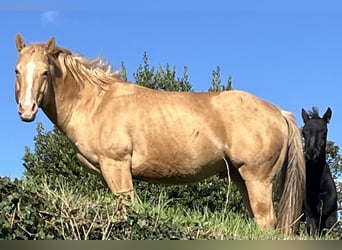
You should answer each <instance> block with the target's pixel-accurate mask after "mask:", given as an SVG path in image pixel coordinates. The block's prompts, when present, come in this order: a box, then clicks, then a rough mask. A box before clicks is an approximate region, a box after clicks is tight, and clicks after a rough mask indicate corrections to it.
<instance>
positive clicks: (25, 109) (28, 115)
mask: <svg viewBox="0 0 342 250" xmlns="http://www.w3.org/2000/svg"><path fill="white" fill-rule="evenodd" d="M37 112H38V105H37V103H36V102H33V103H32V104H30V105H24V104H21V103H19V104H18V113H19V115H20V118H21V120H22V121H24V122H32V121H33V120H34V119H35V118H36V114H37Z"/></svg>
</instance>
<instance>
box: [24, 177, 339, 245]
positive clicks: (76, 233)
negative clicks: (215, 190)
mask: <svg viewBox="0 0 342 250" xmlns="http://www.w3.org/2000/svg"><path fill="white" fill-rule="evenodd" d="M26 185H27V184H26ZM37 190H39V199H40V200H41V202H42V203H44V206H43V208H44V209H40V210H39V211H38V215H37V216H38V217H39V218H41V219H42V220H39V221H40V224H39V225H38V226H36V227H37V230H36V234H35V237H34V238H36V239H46V238H48V239H74V240H80V239H82V240H83V239H100V240H107V239H127V240H129V239H194V240H197V239H215V240H247V239H248V240H288V239H289V240H294V239H296V240H306V239H311V238H310V237H308V236H306V235H305V233H304V229H302V230H301V233H300V234H299V235H295V236H284V235H282V234H280V233H279V232H278V231H276V230H274V231H267V232H266V231H262V230H260V229H258V227H257V226H256V224H255V223H254V221H253V220H252V219H250V218H247V217H246V216H245V215H241V214H237V213H234V212H231V211H228V212H226V213H223V212H221V211H214V212H212V211H210V210H209V209H205V208H204V209H203V208H198V209H196V208H195V209H187V208H184V207H183V206H174V205H172V206H170V203H171V201H172V200H171V199H169V198H168V196H167V194H166V192H165V191H160V192H159V193H158V194H157V195H153V196H150V197H147V196H146V195H139V193H138V194H136V201H135V204H134V205H133V206H129V205H127V204H125V203H123V202H120V199H118V198H116V199H115V198H114V197H113V195H112V194H111V193H110V192H109V191H108V190H106V189H103V188H102V189H99V190H98V191H95V192H92V193H90V192H85V191H84V190H83V187H82V186H78V185H76V186H75V185H72V184H70V183H68V182H67V181H66V180H65V179H58V178H57V179H56V180H54V183H53V185H50V183H49V181H48V180H45V181H43V184H42V186H41V187H40V188H39V189H37ZM173 204H174V203H173ZM18 209H19V208H18ZM25 227H27V225H26V226H23V225H21V228H22V230H24V231H27V232H28V231H30V229H28V228H25ZM31 231H32V230H31ZM31 234H32V233H31ZM32 235H33V234H32ZM321 239H336V237H334V236H333V235H328V236H325V237H324V238H321Z"/></svg>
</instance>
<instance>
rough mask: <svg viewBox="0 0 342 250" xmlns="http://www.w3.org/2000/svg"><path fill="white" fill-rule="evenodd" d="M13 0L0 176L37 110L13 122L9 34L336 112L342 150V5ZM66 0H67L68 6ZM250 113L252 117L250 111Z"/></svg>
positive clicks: (1, 14) (9, 172)
mask: <svg viewBox="0 0 342 250" xmlns="http://www.w3.org/2000/svg"><path fill="white" fill-rule="evenodd" d="M28 2H29V1H15V0H5V1H4V0H3V1H1V3H0V21H1V24H2V28H1V29H0V51H1V57H0V76H1V77H0V89H1V90H0V104H1V105H0V110H1V111H2V116H1V123H0V124H1V125H0V126H1V129H0V134H1V135H0V138H1V140H0V146H1V147H0V149H1V151H0V154H1V161H0V176H10V177H20V176H22V173H23V167H22V160H21V158H22V156H23V154H24V152H25V146H29V147H31V149H33V145H34V141H33V137H34V136H35V134H36V126H37V122H42V123H43V125H44V127H45V128H46V129H51V128H52V124H51V123H50V122H49V121H48V120H47V118H46V117H45V115H44V114H43V112H42V111H40V112H39V114H38V116H37V118H36V120H35V121H34V122H33V123H23V122H21V121H20V119H19V117H18V115H17V111H16V103H15V99H14V79H15V75H14V67H15V63H16V60H17V51H16V48H15V35H16V34H17V33H21V34H22V35H23V37H24V39H25V41H26V42H27V43H31V42H37V41H38V42H45V41H46V40H48V39H49V38H50V37H51V36H55V37H56V41H57V44H58V45H60V46H62V47H65V48H68V49H70V50H72V51H74V52H80V53H81V54H83V55H84V56H86V57H88V58H93V57H96V56H97V55H99V54H101V55H103V57H104V58H105V59H106V60H107V61H109V62H111V63H112V64H113V66H114V68H116V69H119V68H120V65H121V62H122V61H123V62H124V63H125V65H126V68H127V72H128V78H129V79H130V80H133V75H132V74H133V72H135V71H136V69H137V68H138V66H139V64H141V63H142V57H143V54H144V52H145V51H146V52H147V55H148V57H149V61H150V64H151V65H153V66H156V67H158V66H159V64H162V65H165V64H166V63H169V64H170V65H171V66H173V65H174V66H176V70H177V72H178V74H179V76H181V75H182V73H183V66H188V68H189V72H188V73H189V79H190V82H191V84H192V85H193V87H194V89H195V90H197V91H207V89H208V87H209V85H210V81H211V78H212V76H211V74H212V71H213V70H214V69H215V68H216V66H220V68H221V77H222V81H223V82H226V80H227V78H228V75H232V77H233V87H234V88H236V89H241V90H245V91H248V92H250V93H252V94H255V95H257V96H259V97H261V98H263V99H265V100H267V101H269V102H271V103H273V104H275V105H277V106H279V107H281V108H282V109H285V110H288V111H290V112H293V113H294V115H295V116H296V119H297V121H298V125H299V126H302V125H303V122H302V119H301V116H300V112H301V109H302V108H306V109H310V108H311V107H312V106H317V107H318V108H319V110H320V113H322V114H323V112H325V110H326V109H327V107H328V106H329V107H331V108H332V111H333V115H332V120H331V123H330V124H329V134H328V139H329V140H332V141H334V142H335V143H336V144H337V145H339V146H340V147H342V135H341V134H340V132H339V128H340V127H341V124H342V106H341V99H342V97H341V91H340V90H341V86H342V2H341V1H315V0H314V1H313V0H311V1H283V3H281V2H280V1H260V0H259V1H253V0H250V1H247V0H245V1H229V0H228V1H227V0H222V1H218V0H211V1H187V2H185V1H184V0H182V1H180V0H172V1H139V0H136V1H129V0H125V1H96V5H95V4H94V2H92V3H89V2H88V1H69V0H68V1H66V0H61V1H56V3H50V1H41V0H36V1H31V2H33V3H31V4H29V3H28ZM68 2H72V4H70V3H68ZM251 115H253V114H251Z"/></svg>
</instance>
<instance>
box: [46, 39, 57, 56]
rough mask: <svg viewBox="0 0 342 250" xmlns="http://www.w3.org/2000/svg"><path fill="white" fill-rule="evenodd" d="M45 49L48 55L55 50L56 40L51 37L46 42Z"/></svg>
mask: <svg viewBox="0 0 342 250" xmlns="http://www.w3.org/2000/svg"><path fill="white" fill-rule="evenodd" d="M45 48H46V50H47V52H48V53H49V54H50V53H51V52H53V51H54V49H55V48H56V40H55V38H54V37H51V38H50V39H49V41H47V42H46V44H45Z"/></svg>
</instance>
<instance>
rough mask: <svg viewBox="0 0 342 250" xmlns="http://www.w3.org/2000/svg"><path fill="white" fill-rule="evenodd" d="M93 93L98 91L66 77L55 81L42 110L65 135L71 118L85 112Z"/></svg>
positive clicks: (89, 85) (90, 103)
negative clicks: (50, 94)
mask: <svg viewBox="0 0 342 250" xmlns="http://www.w3.org/2000/svg"><path fill="white" fill-rule="evenodd" d="M95 91H97V92H98V91H99V90H98V87H97V86H94V85H92V84H87V83H77V82H76V81H75V79H74V78H73V77H71V76H69V77H68V76H67V77H66V78H65V80H62V79H56V82H55V84H54V90H53V93H52V96H51V97H50V101H49V103H48V105H47V107H45V108H43V110H44V112H45V113H46V115H47V116H48V117H49V119H50V120H51V121H52V122H53V123H54V124H55V125H56V126H57V127H58V128H59V129H61V130H62V131H63V132H65V133H67V132H68V131H67V130H68V126H69V125H70V123H71V119H72V117H73V116H75V114H79V115H81V113H82V112H85V110H86V109H85V108H84V106H85V105H92V103H93V100H92V98H93V96H96V94H95ZM89 93H94V94H89ZM80 97H82V98H80ZM80 102H82V105H81V104H80ZM82 107H83V109H82Z"/></svg>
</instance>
